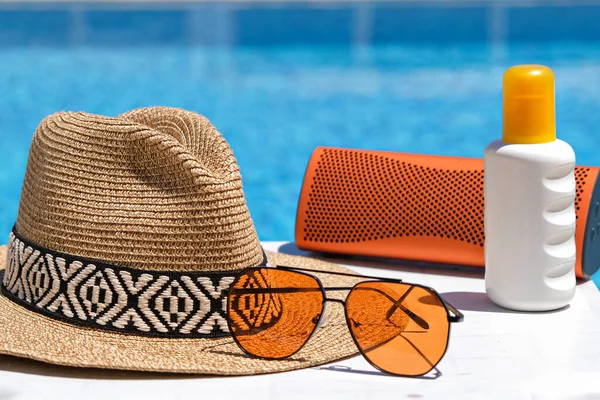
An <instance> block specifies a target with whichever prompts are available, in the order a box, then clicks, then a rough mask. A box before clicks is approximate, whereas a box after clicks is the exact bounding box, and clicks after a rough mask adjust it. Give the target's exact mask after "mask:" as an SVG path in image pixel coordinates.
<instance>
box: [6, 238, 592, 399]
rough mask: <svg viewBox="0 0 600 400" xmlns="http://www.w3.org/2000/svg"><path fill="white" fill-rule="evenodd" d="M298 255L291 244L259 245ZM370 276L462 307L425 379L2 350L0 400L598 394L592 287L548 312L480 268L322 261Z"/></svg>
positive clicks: (340, 368) (354, 366) (338, 369)
mask: <svg viewBox="0 0 600 400" xmlns="http://www.w3.org/2000/svg"><path fill="white" fill-rule="evenodd" d="M280 246H281V248H282V250H283V251H284V252H292V253H294V252H295V253H297V254H302V253H301V252H298V250H297V249H295V247H294V246H293V245H292V244H285V243H281V242H265V243H264V247H265V248H266V249H267V250H277V249H278V248H280ZM328 260H329V261H337V262H340V263H344V264H346V265H348V266H349V267H350V268H352V269H353V270H355V271H357V272H359V273H364V274H372V275H376V276H389V277H401V278H402V279H405V280H406V281H412V282H416V283H422V284H425V285H429V286H432V287H434V288H435V289H436V290H438V291H439V292H440V293H441V294H442V296H443V297H444V298H445V299H446V300H448V301H449V302H451V303H452V304H454V305H455V306H456V307H457V308H459V309H460V310H461V311H462V312H463V313H464V314H465V320H464V322H462V323H460V324H453V325H452V334H451V337H450V344H449V347H448V351H447V353H446V355H445V357H444V358H443V360H442V361H441V362H440V364H439V365H438V369H439V371H440V372H441V376H437V377H435V376H428V377H427V378H429V379H418V378H400V377H391V376H386V375H383V374H381V373H379V372H377V371H376V370H375V369H373V368H372V367H371V366H370V365H369V364H368V363H367V362H366V361H365V360H364V359H362V357H361V356H357V357H354V358H352V359H350V360H346V361H343V362H336V363H333V364H331V365H328V366H321V367H314V368H308V369H305V370H300V371H293V372H284V373H278V374H270V375H262V376H253V377H232V378H230V377H227V378H198V377H188V376H172V375H169V376H167V377H165V376H161V375H160V374H143V373H136V372H133V373H130V372H120V371H106V372H103V371H89V370H85V369H78V368H63V367H56V366H51V365H48V364H43V363H39V362H33V361H29V360H23V359H18V358H14V357H6V356H0V400H17V399H36V400H37V399H60V400H70V399H111V400H115V399H127V400H132V399H142V400H149V399H161V400H166V399H199V400H200V399H210V400H220V399H236V400H249V399H261V400H270V399H285V400H291V399H302V400H306V399H311V398H314V399H321V398H323V399H344V400H350V399H360V400H366V399H377V400H380V399H395V400H396V399H429V398H438V399H461V400H465V399H502V400H507V399H510V400H518V399H528V400H529V399H535V400H537V399H548V400H550V399H552V400H555V399H576V400H579V399H582V400H583V399H586V400H588V399H600V292H599V291H598V289H597V288H596V286H595V285H594V284H593V283H592V282H591V281H590V282H583V283H580V284H579V285H578V288H577V292H576V296H575V298H574V300H573V301H572V303H571V305H570V306H569V307H568V308H567V309H564V310H561V311H558V312H553V313H539V314H531V313H530V314H525V313H516V312H507V311H506V310H503V309H500V308H499V307H496V306H494V305H493V304H492V303H491V302H490V301H489V300H488V298H487V296H486V294H485V287H484V280H483V271H482V270H474V269H454V268H439V267H420V266H405V265H403V264H401V263H396V262H373V261H357V260H355V259H341V258H328Z"/></svg>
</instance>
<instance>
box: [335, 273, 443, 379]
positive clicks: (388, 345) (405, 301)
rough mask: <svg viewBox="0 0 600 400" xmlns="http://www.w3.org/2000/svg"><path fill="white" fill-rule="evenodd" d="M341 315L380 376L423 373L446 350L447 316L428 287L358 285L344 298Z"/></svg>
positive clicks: (388, 284)
mask: <svg viewBox="0 0 600 400" xmlns="http://www.w3.org/2000/svg"><path fill="white" fill-rule="evenodd" d="M346 315H347V317H348V325H349V326H350V332H351V333H352V335H353V336H354V339H355V341H356V343H357V345H358V347H359V348H360V349H361V351H362V353H363V355H364V356H365V357H366V358H367V359H368V360H369V361H370V362H371V364H373V365H375V366H376V367H378V368H379V369H381V370H383V371H385V372H389V373H392V374H397V375H409V376H417V375H422V374H425V373H427V372H429V371H430V370H431V369H433V367H434V366H435V365H436V364H437V363H438V362H439V361H440V359H441V358H442V356H443V355H444V353H445V351H446V344H447V341H448V329H449V328H448V314H447V312H446V309H445V308H444V306H443V304H442V301H441V300H440V298H439V297H438V296H437V295H436V294H435V293H434V292H432V291H430V290H428V289H424V288H421V287H419V286H413V285H406V284H403V283H388V282H363V283H359V284H358V285H356V286H355V287H354V288H353V289H352V291H351V292H350V294H349V295H348V299H347V300H346Z"/></svg>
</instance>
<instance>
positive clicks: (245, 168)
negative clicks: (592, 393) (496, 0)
mask: <svg viewBox="0 0 600 400" xmlns="http://www.w3.org/2000/svg"><path fill="white" fill-rule="evenodd" d="M44 12H46V13H48V12H49V11H44ZM252 12H253V11H248V12H247V13H250V14H249V15H250V16H248V15H246V16H245V18H250V19H251V18H252ZM584 14H585V13H584ZM7 15H8V14H6V13H5V14H4V17H3V14H2V12H1V10H0V22H2V21H3V19H2V18H4V21H5V22H6V21H9V20H10V21H13V19H12V18H9V17H7ZM31 15H34V16H35V14H31V13H30V14H27V15H26V16H25V17H23V16H21V17H19V18H21V20H18V21H21V22H11V23H12V24H13V25H10V24H8V23H6V24H4V25H3V26H4V27H5V31H3V30H2V28H0V57H1V62H0V93H2V96H0V138H1V140H2V142H1V144H2V157H0V236H2V237H6V236H7V234H8V231H9V230H10V228H11V226H12V224H13V223H14V220H15V217H16V213H17V207H18V200H19V195H20V190H21V183H22V179H23V174H24V171H25V166H26V162H27V153H28V148H29V141H30V139H31V137H32V134H33V132H34V130H35V128H36V126H37V124H38V123H39V121H40V120H41V119H42V118H44V117H45V116H46V115H48V114H50V113H53V112H56V111H59V110H74V111H87V112H92V113H99V114H105V115H117V114H119V113H122V112H124V111H127V110H129V109H132V108H135V107H142V106H151V105H168V106H176V107H183V108H186V109H189V110H192V111H196V112H198V113H201V114H203V115H205V116H207V117H208V118H209V119H210V120H211V121H212V122H213V124H214V125H215V126H216V127H217V128H218V129H219V131H221V132H222V133H223V135H224V136H225V137H226V139H227V140H228V141H229V143H230V145H231V147H232V148H233V151H234V153H235V155H236V157H237V159H238V162H239V164H240V167H241V171H242V175H243V183H244V188H245V193H246V198H247V201H248V204H249V207H250V211H251V214H252V216H253V218H254V221H255V223H256V227H257V230H258V233H259V236H260V238H261V239H262V240H289V241H293V239H294V236H293V232H294V218H295V214H296V206H297V197H298V194H299V190H300V186H301V182H302V178H303V174H304V170H305V167H306V163H307V161H308V158H309V156H310V154H311V152H312V151H313V149H314V148H315V147H316V146H320V145H325V146H339V147H352V148H362V149H379V150H391V151H402V152H416V153H428V154H443V155H456V156H473V157H481V156H482V154H483V149H484V147H485V146H486V145H487V143H489V142H490V141H492V140H494V139H495V138H497V137H498V136H499V135H500V134H501V80H502V74H503V72H504V70H505V69H506V68H508V67H509V66H511V65H514V64H523V63H541V64H545V65H548V66H549V67H551V68H552V69H553V70H554V72H555V75H556V105H557V129H558V135H559V137H560V138H562V139H563V140H566V141H567V142H569V143H570V144H571V145H572V146H573V148H574V149H575V151H576V154H577V159H578V160H577V162H578V164H579V165H586V164H587V165H600V153H599V150H600V112H599V110H600V42H598V41H595V40H585V39H586V37H585V35H583V34H579V33H577V32H579V31H576V28H573V29H574V30H575V31H576V33H577V34H575V35H572V36H569V37H566V38H563V37H552V38H551V40H538V39H539V38H536V37H528V39H527V40H523V41H519V40H506V41H502V42H495V41H489V40H468V38H470V37H471V36H469V35H468V33H469V32H467V33H465V32H464V29H463V30H462V31H460V30H458V31H456V32H455V34H456V35H463V36H464V37H462V38H461V37H459V38H455V39H457V40H455V41H445V40H441V41H436V40H430V39H431V38H429V39H428V40H425V39H427V35H430V34H431V32H429V31H427V32H425V33H423V35H421V36H420V37H417V38H414V37H409V39H410V40H404V41H395V40H383V39H382V40H380V41H371V42H369V43H367V44H362V45H361V43H360V40H359V41H358V43H356V41H354V39H352V40H351V42H349V40H350V39H348V38H347V37H345V36H344V35H343V34H339V35H338V36H339V37H338V36H336V35H333V37H330V39H331V40H328V41H325V42H324V43H312V42H310V41H309V43H304V42H302V41H293V40H291V39H290V38H286V37H283V39H281V38H280V39H281V40H280V41H277V40H273V41H271V42H270V43H268V44H265V43H260V42H259V39H257V37H258V36H257V35H259V34H260V32H261V31H260V29H259V28H258V27H261V29H266V28H264V24H255V28H256V29H254V30H252V29H249V30H248V29H246V30H244V29H239V30H238V34H241V33H244V35H245V36H244V38H245V41H246V42H245V43H243V44H238V45H235V43H234V45H231V43H230V45H229V46H205V45H204V43H190V42H187V41H185V40H171V39H170V38H171V36H169V35H170V34H172V35H178V34H179V33H177V32H175V33H173V32H171V31H169V32H171V33H169V34H164V35H162V36H161V35H157V37H156V38H155V39H152V38H151V39H152V40H155V42H153V41H152V40H145V41H142V43H137V42H136V40H134V39H135V37H134V38H133V39H132V38H131V37H130V36H127V35H128V32H119V31H118V30H116V31H115V32H112V31H110V29H109V30H108V32H109V33H107V30H106V29H104V30H102V29H100V33H97V34H89V32H88V36H87V38H88V39H87V40H86V41H77V40H76V39H73V33H72V32H73V31H72V30H70V31H69V32H66V33H64V32H63V33H61V32H62V31H61V30H60V28H61V27H62V26H63V23H62V22H61V21H62V20H61V18H63V17H62V15H63V14H60V13H59V14H58V16H54V17H53V18H54V19H50V20H51V21H54V22H55V25H52V24H50V26H49V27H45V28H44V27H42V28H44V29H51V30H52V31H53V32H55V36H47V35H46V36H45V35H42V34H39V33H38V32H37V30H36V29H35V28H32V31H31V32H29V33H27V32H25V31H24V30H23V26H21V25H19V23H22V24H25V22H27V18H33V20H31V21H33V22H32V23H31V24H33V25H35V17H32V16H31ZM165 15H166V17H165V18H166V19H167V22H169V21H168V18H176V17H171V16H169V14H165ZM319 15H320V14H319ZM336 15H337V14H336ZM340 15H341V16H342V17H343V16H344V15H345V14H343V13H342V14H340ZM469 15H470V14H468V15H467V16H466V17H465V18H471V17H469ZM98 18H100V19H99V21H100V22H97V21H96V22H94V21H95V20H94V18H89V19H88V22H86V23H88V24H93V23H96V25H97V26H100V27H101V28H102V27H104V25H103V23H105V21H104V20H102V18H101V17H98ZM144 18H145V17H144V15H143V13H142V14H141V16H140V17H139V21H142V22H139V21H138V22H139V24H141V25H140V26H145V25H144V23H143V21H144ZM331 18H333V20H334V21H338V22H340V21H342V20H343V18H342V19H341V20H340V17H339V16H333V17H331ZM336 18H337V19H336ZM382 18H383V17H382ZM473 18H476V17H473ZM582 18H583V17H582ZM23 21H25V22H23ZM44 21H46V22H45V23H46V24H49V22H47V20H46V19H45V20H44ZM65 21H66V22H69V21H71V22H72V20H71V19H66V20H65ZM90 21H91V22H90ZM128 21H129V20H128ZM161 21H162V20H161ZM167 22H165V21H162V22H161V23H164V24H166V23H167ZM171 22H172V21H171ZM342 22H343V21H342ZM342 22H340V26H341V27H342V28H340V29H342V30H343V27H344V26H345V25H344V23H342ZM69 23H70V22H69ZM31 24H30V26H31ZM171 25H172V24H171ZM171 25H169V26H170V27H171ZM471 25H472V26H473V27H474V28H473V29H479V28H480V27H479V25H477V24H471ZM0 26H2V24H0ZM7 26H9V27H10V26H12V28H11V29H12V30H10V29H8V30H6V27H7ZM83 26H84V27H85V25H83ZM161 26H162V25H161ZM165 26H166V25H165ZM42 28H40V29H42ZM75 28H77V26H76V27H75ZM75 28H73V29H75ZM80 28H81V27H80ZM169 29H173V28H169ZM270 29H275V28H270ZM515 29H516V28H515ZM57 30H58V31H57ZM380 31H381V32H379V35H380V36H381V37H383V38H384V39H385V37H386V36H385V35H386V32H388V33H389V32H393V30H390V29H388V30H387V31H386V30H385V29H383V28H380ZM517 31H518V29H517ZM56 32H58V33H56ZM75 32H77V29H75ZM152 32H154V31H152ZM159 32H160V30H159ZM240 32H241V33H240ZM311 32H312V33H311ZM335 32H337V31H335ZM594 32H595V31H594ZM129 33H130V32H129ZM197 34H198V33H197ZM262 34H263V35H266V34H267V33H265V32H263V33H262ZM305 34H306V35H307V36H305V37H308V38H311V37H312V36H310V35H313V36H314V35H315V33H314V32H313V31H310V30H308V31H306V32H305ZM439 34H440V33H439V32H438V35H439ZM525 34H526V33H523V35H525ZM61 35H62V36H61ZM115 35H116V36H115ZM119 35H122V38H125V39H127V40H130V42H128V41H127V40H125V39H123V40H117V41H115V38H119ZM441 35H442V37H443V32H442V33H441ZM506 35H507V36H508V37H509V38H510V37H511V36H510V34H506ZM63 36H64V37H63ZM284 36H285V35H284ZM530 36H531V35H530ZM592 36H593V37H592V38H593V39H597V38H599V37H600V35H597V34H596V33H594V35H592ZM424 37H425V39H423V38H424ZM165 38H166V39H165ZM30 39H31V40H30ZM146 39H147V38H146ZM111 40H112V42H111ZM219 40H221V39H219ZM105 42H107V43H109V45H105ZM597 281H598V283H600V275H597Z"/></svg>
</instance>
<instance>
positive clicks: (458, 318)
mask: <svg viewBox="0 0 600 400" xmlns="http://www.w3.org/2000/svg"><path fill="white" fill-rule="evenodd" d="M260 269H275V270H281V271H288V272H293V273H297V274H300V275H304V276H308V277H310V278H313V279H314V280H315V281H316V282H317V284H318V285H319V291H320V292H321V294H322V298H323V300H322V303H321V312H320V314H319V319H318V321H317V322H316V323H315V326H314V328H313V330H312V331H311V333H310V335H309V336H308V337H307V338H306V340H305V341H304V343H303V344H302V345H301V346H300V347H299V348H298V349H297V350H296V351H294V352H293V353H291V354H288V355H286V356H283V357H262V356H257V355H255V354H252V353H250V352H248V351H246V349H245V348H244V347H243V346H242V345H241V344H240V342H239V341H238V339H237V337H236V335H234V334H233V333H232V332H233V328H232V322H231V318H230V317H229V304H230V302H231V298H230V296H231V290H230V288H231V287H233V286H234V285H235V284H236V283H237V281H238V279H240V278H241V277H242V276H243V275H244V273H246V272H247V271H251V270H260ZM312 273H320V274H325V275H338V276H346V277H352V278H363V279H364V281H360V282H357V283H355V284H354V285H353V286H351V287H345V286H344V287H329V288H325V287H324V286H323V283H322V282H321V280H320V279H319V277H318V276H315V275H313V274H312ZM372 281H375V282H387V283H401V284H405V285H410V286H414V287H419V288H422V289H425V290H426V291H428V292H431V293H432V294H434V295H435V296H436V297H437V298H438V299H439V300H440V301H441V304H442V305H443V306H444V309H445V310H446V315H447V317H448V332H447V336H446V346H445V348H444V352H443V353H442V355H441V357H440V359H439V361H441V360H442V359H443V358H444V356H445V354H446V351H447V350H448V344H449V342H450V330H451V324H452V323H459V322H463V321H464V315H463V314H462V313H461V312H460V311H459V310H458V309H456V307H454V306H453V305H451V304H450V303H448V302H447V301H446V300H444V299H443V298H442V296H440V294H439V293H438V292H437V291H436V290H435V289H433V288H431V287H429V286H425V285H421V284H418V283H410V282H404V281H403V280H402V279H394V278H383V277H376V276H369V275H359V274H351V273H345V272H335V271H322V270H318V269H309V268H297V267H288V266H284V265H277V266H274V267H269V266H257V267H249V268H245V269H243V270H242V271H241V272H240V273H239V274H238V275H237V276H236V277H235V279H234V280H233V282H232V283H231V285H230V286H229V288H227V290H226V295H227V318H226V320H227V327H228V329H229V332H230V333H231V337H232V338H233V340H234V342H235V343H236V344H237V345H238V347H239V348H240V349H241V350H242V351H243V352H244V353H245V354H247V355H249V356H251V357H254V358H258V359H263V360H284V359H286V358H290V357H292V356H294V355H295V354H296V353H298V352H299V351H300V350H302V348H304V346H305V345H306V344H307V343H308V342H309V341H310V339H311V338H312V336H313V335H314V333H315V332H316V331H317V328H318V327H319V325H320V323H321V321H322V319H323V315H324V314H325V313H324V311H325V307H326V303H327V302H333V303H340V304H342V305H343V306H344V317H345V320H346V326H347V328H348V331H349V333H350V336H351V337H352V341H353V342H354V345H355V346H356V348H357V349H358V351H359V353H360V354H361V355H362V356H363V358H364V359H365V360H366V361H367V362H368V363H369V364H371V366H373V367H374V368H375V369H377V370H378V371H381V372H383V373H386V374H390V375H394V376H402V377H415V376H423V375H426V374H428V373H429V372H431V371H432V370H433V369H434V368H435V367H436V366H437V365H438V364H439V361H438V362H437V363H435V364H434V365H432V366H431V368H430V369H429V370H427V371H426V372H424V373H421V374H417V375H407V374H397V373H393V372H389V371H385V370H383V369H381V368H380V367H378V366H377V365H375V364H374V363H373V362H371V360H370V359H369V357H367V356H366V354H365V352H364V351H363V350H362V349H361V347H360V346H359V344H358V341H357V339H356V338H355V337H354V333H352V329H351V328H350V326H351V325H350V323H351V322H350V320H349V317H348V308H347V307H346V300H347V297H348V296H349V295H350V293H351V292H352V290H354V289H355V288H356V286H358V285H360V284H363V283H367V282H372ZM262 290H264V291H265V292H268V293H273V289H267V288H265V289H262ZM344 290H348V296H347V297H346V300H341V299H331V298H328V297H327V292H328V291H329V292H336V291H338V292H339V291H344ZM260 291H261V289H258V290H257V289H253V292H260ZM304 291H311V292H312V291H317V289H316V288H314V289H313V288H297V289H288V288H286V289H285V293H301V292H304ZM395 305H396V303H394V306H395ZM399 306H400V305H399V304H398V307H399ZM392 307H393V306H392ZM404 311H406V310H404ZM409 311H410V310H409ZM411 313H412V312H411ZM414 316H415V314H414V313H413V316H410V315H409V318H411V319H413V321H415V318H414ZM416 317H417V318H418V319H421V318H420V317H418V316H416ZM421 320H422V319H421ZM422 321H423V320H422ZM415 322H416V323H417V325H421V324H420V323H419V322H418V321H415ZM413 347H414V346H413ZM415 350H417V352H419V354H421V356H422V357H424V358H425V359H426V360H427V357H425V356H424V355H423V354H422V353H421V352H420V350H418V349H417V348H416V347H415ZM427 361H428V362H429V360H427ZM430 364H431V363H430Z"/></svg>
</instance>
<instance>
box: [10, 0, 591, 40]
mask: <svg viewBox="0 0 600 400" xmlns="http://www.w3.org/2000/svg"><path fill="white" fill-rule="evenodd" d="M598 21H600V1H526V0H523V1H451V2H449V1H429V0H421V1H416V2H415V1H358V2H346V1H306V2H277V1H265V2H256V1H222V2H205V1H200V2H191V1H190V2H140V1H134V2H121V1H118V2H115V1H110V2H108V1H107V2H87V1H82V2H27V1H26V2H23V1H19V2H11V1H0V46H23V45H38V46H65V45H96V46H140V45H152V46H156V45H209V46H274V45H282V44H284V45H293V44H298V45H307V44H314V45H319V44H347V43H351V44H359V45H368V44H374V43H389V42H394V43H397V42H408V43H414V44H419V43H433V44H452V43H455V42H489V41H492V42H513V41H518V42H524V41H532V42H539V41H564V40H567V41H568V40H576V41H598V40H600V23H598Z"/></svg>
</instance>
